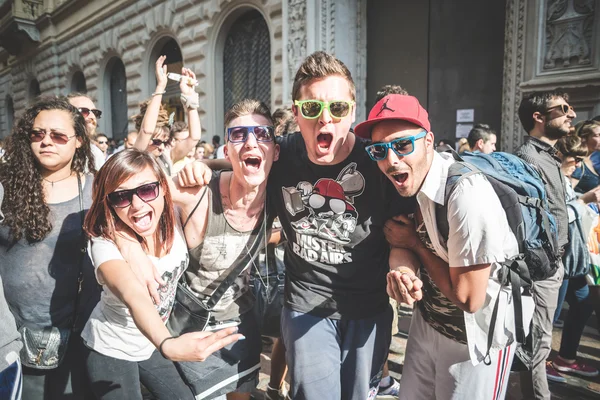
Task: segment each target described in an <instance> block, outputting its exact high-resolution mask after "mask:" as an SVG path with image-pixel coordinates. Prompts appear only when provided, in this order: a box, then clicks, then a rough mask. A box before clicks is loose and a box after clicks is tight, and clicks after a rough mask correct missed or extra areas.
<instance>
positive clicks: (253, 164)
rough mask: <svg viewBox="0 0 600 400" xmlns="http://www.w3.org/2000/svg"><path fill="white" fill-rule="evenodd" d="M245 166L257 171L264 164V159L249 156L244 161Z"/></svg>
mask: <svg viewBox="0 0 600 400" xmlns="http://www.w3.org/2000/svg"><path fill="white" fill-rule="evenodd" d="M243 162H244V165H245V166H246V168H248V169H249V170H253V171H257V170H258V169H260V165H261V164H262V159H261V158H260V157H256V156H248V157H246V158H245V159H244V161H243Z"/></svg>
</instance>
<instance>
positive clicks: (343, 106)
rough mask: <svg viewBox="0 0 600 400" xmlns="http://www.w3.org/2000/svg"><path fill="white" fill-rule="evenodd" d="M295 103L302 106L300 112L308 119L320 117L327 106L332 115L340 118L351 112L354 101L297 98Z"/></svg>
mask: <svg viewBox="0 0 600 400" xmlns="http://www.w3.org/2000/svg"><path fill="white" fill-rule="evenodd" d="M294 105H296V106H297V107H299V108H300V114H302V116H303V117H304V118H306V119H315V118H319V117H320V116H321V114H322V113H323V110H324V109H325V108H327V110H328V111H329V114H331V116H332V117H334V118H338V119H340V118H344V117H345V116H347V115H348V114H349V113H350V109H351V108H352V106H353V105H354V101H343V100H334V101H321V100H296V101H294Z"/></svg>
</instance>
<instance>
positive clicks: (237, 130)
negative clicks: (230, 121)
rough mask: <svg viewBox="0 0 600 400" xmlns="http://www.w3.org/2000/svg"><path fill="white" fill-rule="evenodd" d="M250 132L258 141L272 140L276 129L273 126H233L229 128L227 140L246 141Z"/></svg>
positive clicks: (234, 141)
mask: <svg viewBox="0 0 600 400" xmlns="http://www.w3.org/2000/svg"><path fill="white" fill-rule="evenodd" d="M250 132H252V134H253V135H254V137H255V138H256V141H257V142H272V141H273V138H274V137H275V130H274V128H273V127H272V126H267V125H255V126H232V127H231V128H227V140H228V141H230V142H231V143H245V142H246V140H247V139H248V134H249V133H250Z"/></svg>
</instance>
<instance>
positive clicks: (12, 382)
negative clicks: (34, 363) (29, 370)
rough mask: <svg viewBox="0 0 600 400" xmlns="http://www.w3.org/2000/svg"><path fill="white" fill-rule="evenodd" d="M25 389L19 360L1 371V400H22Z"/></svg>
mask: <svg viewBox="0 0 600 400" xmlns="http://www.w3.org/2000/svg"><path fill="white" fill-rule="evenodd" d="M22 387H23V373H22V372H21V363H20V362H19V360H17V361H15V362H14V363H12V364H11V365H10V366H9V367H8V368H6V369H5V370H3V371H0V399H2V400H20V399H21V390H22Z"/></svg>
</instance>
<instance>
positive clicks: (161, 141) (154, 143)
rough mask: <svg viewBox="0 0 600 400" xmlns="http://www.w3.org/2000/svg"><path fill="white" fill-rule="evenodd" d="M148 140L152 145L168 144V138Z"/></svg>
mask: <svg viewBox="0 0 600 400" xmlns="http://www.w3.org/2000/svg"><path fill="white" fill-rule="evenodd" d="M150 142H151V143H152V145H153V146H156V147H160V145H161V144H164V145H165V146H166V145H168V144H169V139H167V140H160V139H152V140H151V141H150Z"/></svg>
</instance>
